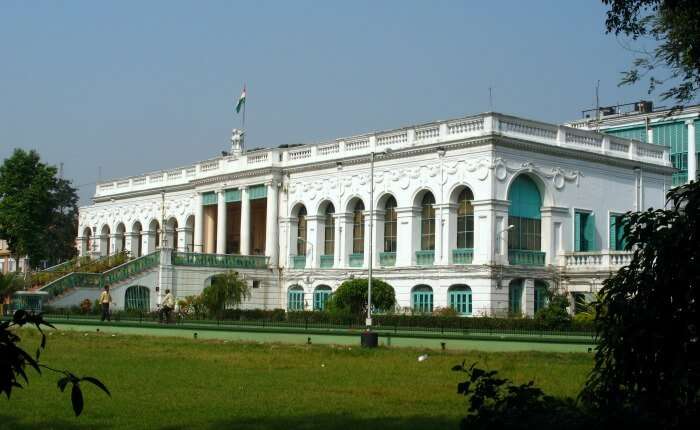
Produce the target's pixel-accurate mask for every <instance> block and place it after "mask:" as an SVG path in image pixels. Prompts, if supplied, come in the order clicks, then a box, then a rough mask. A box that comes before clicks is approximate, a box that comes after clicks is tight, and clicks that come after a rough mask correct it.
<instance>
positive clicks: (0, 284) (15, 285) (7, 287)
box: [0, 272, 26, 318]
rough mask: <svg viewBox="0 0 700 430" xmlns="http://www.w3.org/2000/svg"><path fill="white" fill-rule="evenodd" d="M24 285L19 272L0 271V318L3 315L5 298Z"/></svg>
mask: <svg viewBox="0 0 700 430" xmlns="http://www.w3.org/2000/svg"><path fill="white" fill-rule="evenodd" d="M25 286H26V282H25V280H24V278H23V277H22V276H21V275H20V274H18V273H2V272H0V318H2V316H3V315H5V299H7V298H8V297H12V295H13V294H14V293H15V292H17V291H21V290H24V288H25Z"/></svg>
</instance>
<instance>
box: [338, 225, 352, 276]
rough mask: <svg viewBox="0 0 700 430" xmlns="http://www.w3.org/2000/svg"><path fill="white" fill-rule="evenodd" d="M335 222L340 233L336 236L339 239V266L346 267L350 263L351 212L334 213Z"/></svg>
mask: <svg viewBox="0 0 700 430" xmlns="http://www.w3.org/2000/svg"><path fill="white" fill-rule="evenodd" d="M335 216H336V223H337V224H338V226H337V228H338V231H339V232H340V234H339V235H338V236H337V237H336V238H337V239H340V240H339V242H340V252H339V253H338V258H339V259H340V266H339V267H348V266H349V265H350V254H352V212H342V213H336V214H335Z"/></svg>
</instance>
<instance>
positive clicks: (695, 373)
mask: <svg viewBox="0 0 700 430" xmlns="http://www.w3.org/2000/svg"><path fill="white" fill-rule="evenodd" d="M667 207H668V209H658V210H648V211H646V212H639V213H629V214H627V215H625V217H626V218H627V221H628V222H627V223H626V224H627V226H626V227H625V236H626V240H627V242H628V243H629V244H630V245H631V246H632V249H633V250H634V254H633V258H632V261H631V262H630V264H629V266H627V267H624V268H622V269H621V270H620V271H619V272H617V273H616V274H615V276H613V277H612V278H610V279H608V280H606V281H604V283H603V289H602V290H601V301H600V302H599V303H597V304H596V312H597V316H596V329H597V332H598V339H599V346H598V348H597V352H596V355H595V368H594V370H593V372H592V373H591V376H590V378H589V380H588V381H587V383H586V387H585V389H584V391H583V393H582V399H583V400H584V401H585V402H586V403H587V404H588V405H590V407H592V408H595V409H597V410H598V411H601V413H602V412H605V411H609V412H610V413H611V414H615V413H617V412H618V411H620V410H624V411H629V413H630V414H632V415H635V416H640V417H647V419H648V420H649V421H653V422H657V423H658V425H659V426H660V428H685V427H688V426H690V425H692V423H693V421H694V420H695V419H696V418H697V416H698V414H699V413H700V410H699V408H698V400H699V393H700V340H699V338H698V321H700V315H699V314H698V303H700V246H698V243H700V183H698V182H692V183H690V184H687V185H683V186H681V187H678V188H674V189H672V190H671V191H669V193H668V203H667ZM695 424H697V422H695Z"/></svg>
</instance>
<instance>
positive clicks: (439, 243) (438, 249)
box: [433, 203, 457, 265]
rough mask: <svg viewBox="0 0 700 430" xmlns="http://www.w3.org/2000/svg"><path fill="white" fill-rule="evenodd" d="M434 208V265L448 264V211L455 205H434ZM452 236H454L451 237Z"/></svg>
mask: <svg viewBox="0 0 700 430" xmlns="http://www.w3.org/2000/svg"><path fill="white" fill-rule="evenodd" d="M433 207H434V208H435V262H434V264H436V265H445V264H449V263H450V261H451V259H452V258H451V257H452V256H451V253H452V249H451V248H450V236H449V235H450V228H451V226H450V221H451V218H450V211H451V210H452V208H453V207H454V208H456V207H457V205H455V204H452V203H444V204H436V205H433ZM452 236H454V235H452Z"/></svg>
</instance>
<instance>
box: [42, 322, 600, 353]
mask: <svg viewBox="0 0 700 430" xmlns="http://www.w3.org/2000/svg"><path fill="white" fill-rule="evenodd" d="M56 327H57V328H58V329H61V330H75V331H81V332H93V331H96V330H98V329H99V330H100V331H102V332H106V333H117V334H133V335H147V336H172V337H184V338H189V339H192V338H194V336H195V333H196V334H197V338H198V339H219V340H229V341H244V342H280V343H296V344H301V343H306V342H308V340H309V338H311V342H312V343H314V344H336V345H357V346H359V344H360V336H359V334H358V335H357V336H348V335H330V334H304V333H275V332H250V331H223V330H206V329H197V330H192V329H186V328H175V327H173V328H161V327H124V326H110V325H109V324H99V323H97V324H94V325H88V324H84V323H82V324H63V323H56ZM441 342H445V346H446V348H447V349H450V350H479V351H491V352H497V351H542V352H588V351H589V349H591V348H593V347H594V345H582V344H566V343H542V342H520V341H498V340H466V339H450V338H445V339H440V338H420V337H410V338H407V337H391V336H384V335H382V336H380V337H379V344H380V345H384V346H392V347H414V348H430V349H440V348H441V344H440V343H441Z"/></svg>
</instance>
